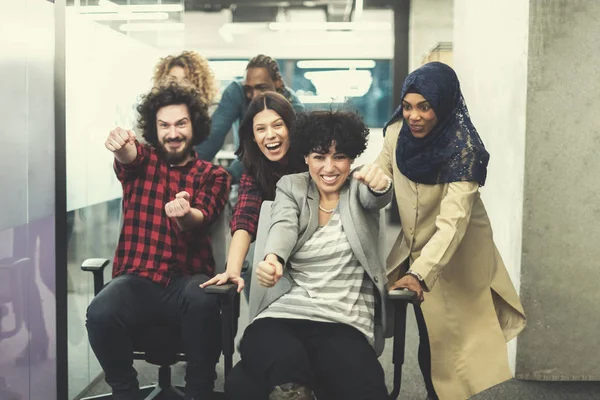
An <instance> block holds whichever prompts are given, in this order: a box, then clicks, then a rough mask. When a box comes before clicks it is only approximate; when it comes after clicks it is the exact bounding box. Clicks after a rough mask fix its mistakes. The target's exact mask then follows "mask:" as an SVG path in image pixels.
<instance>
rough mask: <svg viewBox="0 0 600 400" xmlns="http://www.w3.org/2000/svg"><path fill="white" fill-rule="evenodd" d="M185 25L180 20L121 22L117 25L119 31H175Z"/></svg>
mask: <svg viewBox="0 0 600 400" xmlns="http://www.w3.org/2000/svg"><path fill="white" fill-rule="evenodd" d="M184 27H185V25H184V24H183V23H182V22H171V23H166V24H165V23H152V22H145V23H134V24H122V25H121V26H119V30H120V31H121V32H147V31H161V32H177V31H183V29H184Z"/></svg>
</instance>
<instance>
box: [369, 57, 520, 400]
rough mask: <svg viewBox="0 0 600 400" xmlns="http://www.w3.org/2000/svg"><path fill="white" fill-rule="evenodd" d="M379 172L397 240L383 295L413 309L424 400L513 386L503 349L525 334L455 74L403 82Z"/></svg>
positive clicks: (435, 73)
mask: <svg viewBox="0 0 600 400" xmlns="http://www.w3.org/2000/svg"><path fill="white" fill-rule="evenodd" d="M401 98H402V104H401V105H400V106H399V107H398V109H397V110H396V111H395V112H394V114H393V116H392V118H391V119H390V121H389V122H388V123H387V124H386V127H385V129H384V134H385V143H384V148H383V150H382V152H381V154H380V155H379V158H378V160H377V162H378V164H379V165H380V166H381V167H382V168H383V169H384V171H386V172H387V173H388V174H389V176H391V177H392V178H393V180H394V190H395V195H396V201H397V203H398V209H399V213H400V219H401V224H402V231H401V233H400V235H399V237H398V239H397V241H396V243H395V245H394V247H393V248H392V251H391V253H390V255H389V257H388V260H387V272H388V278H389V282H390V289H400V288H407V289H409V290H413V291H415V292H416V293H417V295H418V296H419V298H420V299H421V301H422V304H421V307H415V315H416V317H417V324H418V326H419V336H420V343H419V364H420V366H421V371H422V373H423V377H424V379H425V386H426V388H427V392H428V397H429V398H431V399H437V398H440V399H467V398H470V397H471V396H473V395H475V394H476V393H479V392H481V391H483V390H485V389H487V388H489V387H491V386H494V385H496V384H498V383H501V382H503V381H505V380H507V379H510V378H511V377H512V373H511V371H510V368H509V363H508V356H507V346H506V342H507V341H508V340H510V339H512V338H514V337H516V336H517V334H518V333H519V332H521V331H522V330H523V328H524V327H525V314H524V311H523V307H522V306H521V303H520V300H519V297H518V295H517V292H516V290H515V288H514V286H513V284H512V282H511V280H510V277H509V275H508V272H507V270H506V267H505V265H504V263H503V261H502V258H501V257H500V254H499V252H498V250H497V249H496V246H495V244H494V241H493V237H492V228H491V225H490V221H489V218H488V216H487V213H486V210H485V207H484V205H483V202H482V201H481V198H480V194H479V188H480V186H483V185H484V183H485V180H486V175H487V165H488V161H489V153H488V152H487V150H486V149H485V146H484V145H483V142H482V140H481V138H480V137H479V134H478V133H477V130H476V129H475V127H474V126H473V123H472V122H471V118H470V116H469V112H468V111H467V106H466V104H465V101H464V98H463V96H462V93H461V90H460V84H459V81H458V78H457V76H456V73H455V72H454V70H452V68H450V67H449V66H447V65H445V64H442V63H439V62H433V63H429V64H426V65H424V66H422V67H421V68H419V69H417V70H415V71H414V72H412V73H411V74H410V75H409V76H408V77H407V78H406V80H405V81H404V84H403V85H402V92H401Z"/></svg>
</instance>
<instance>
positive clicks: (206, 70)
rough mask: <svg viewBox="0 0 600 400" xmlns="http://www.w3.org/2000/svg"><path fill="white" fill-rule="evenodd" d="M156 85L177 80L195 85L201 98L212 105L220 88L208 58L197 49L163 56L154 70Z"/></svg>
mask: <svg viewBox="0 0 600 400" xmlns="http://www.w3.org/2000/svg"><path fill="white" fill-rule="evenodd" d="M153 80H154V85H155V86H157V85H160V84H162V83H165V82H168V81H171V80H175V81H177V82H181V81H187V82H189V83H191V84H192V85H194V86H195V87H196V88H197V89H198V91H199V93H200V98H201V100H202V101H203V102H204V103H205V104H207V105H211V104H213V103H214V102H215V100H216V97H217V94H218V92H219V88H218V85H217V82H216V81H215V75H214V74H213V72H212V70H211V69H210V66H209V65H208V60H207V59H206V58H204V57H202V56H201V55H200V54H198V53H196V52H195V51H184V52H183V53H181V54H180V55H178V56H167V57H164V58H161V60H160V62H159V63H158V64H157V65H156V68H155V71H154V79H153Z"/></svg>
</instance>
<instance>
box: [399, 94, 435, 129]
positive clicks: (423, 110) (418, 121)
mask: <svg viewBox="0 0 600 400" xmlns="http://www.w3.org/2000/svg"><path fill="white" fill-rule="evenodd" d="M402 116H403V117H404V120H405V121H406V123H407V124H408V127H409V129H410V132H411V133H412V135H413V136H414V137H416V138H417V139H422V138H424V137H426V136H427V135H429V133H431V131H432V130H433V128H434V127H435V125H436V124H437V122H438V120H437V116H436V115H435V112H434V111H433V108H431V105H430V104H429V102H428V101H427V100H426V99H425V97H423V96H422V95H420V94H418V93H407V94H406V96H404V99H402Z"/></svg>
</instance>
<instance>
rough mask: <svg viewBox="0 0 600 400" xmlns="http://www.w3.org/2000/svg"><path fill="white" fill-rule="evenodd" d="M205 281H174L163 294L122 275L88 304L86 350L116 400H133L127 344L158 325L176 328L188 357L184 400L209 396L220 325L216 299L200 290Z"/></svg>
mask: <svg viewBox="0 0 600 400" xmlns="http://www.w3.org/2000/svg"><path fill="white" fill-rule="evenodd" d="M207 279H208V277H207V276H205V275H194V276H191V277H177V278H173V279H172V280H171V282H170V284H169V285H168V286H167V287H166V288H163V287H162V286H160V285H158V284H156V283H154V282H152V281H151V280H149V279H146V278H140V277H138V276H135V275H122V276H119V277H117V278H115V279H113V280H112V281H111V282H110V283H109V284H108V285H107V286H105V287H104V289H102V291H101V292H100V293H99V294H98V295H97V296H96V297H95V298H94V299H93V300H92V302H91V303H90V305H89V307H88V311H87V324H86V325H87V330H88V336H89V340H90V345H91V346H92V350H94V354H96V357H97V358H98V361H99V362H100V365H101V366H102V369H103V370H104V372H105V378H106V382H107V383H108V384H109V385H110V386H111V387H112V389H113V394H114V395H115V398H120V397H121V398H136V396H137V392H138V391H139V389H138V382H137V372H136V371H135V369H134V368H133V346H132V339H131V338H132V336H135V335H136V334H138V333H139V332H142V331H143V330H144V329H147V328H148V327H151V326H154V325H157V324H158V325H167V326H169V325H172V326H180V327H181V333H182V338H183V343H184V347H185V350H186V354H187V357H188V362H187V370H186V376H185V381H186V398H192V397H200V396H206V395H207V393H210V392H212V389H213V385H214V379H215V365H216V363H217V362H218V360H219V356H220V352H221V345H220V340H221V339H220V338H221V334H220V333H221V332H220V326H221V325H220V318H219V308H218V304H217V296H214V295H209V294H207V293H206V292H205V291H204V290H203V289H201V288H200V287H199V285H200V284H201V283H203V282H205V281H206V280H207Z"/></svg>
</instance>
